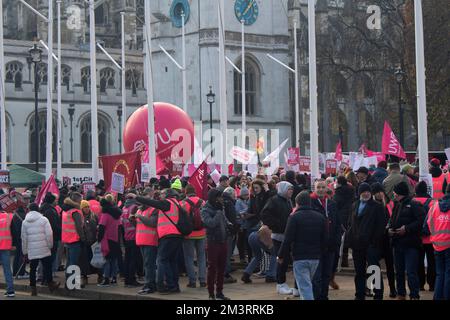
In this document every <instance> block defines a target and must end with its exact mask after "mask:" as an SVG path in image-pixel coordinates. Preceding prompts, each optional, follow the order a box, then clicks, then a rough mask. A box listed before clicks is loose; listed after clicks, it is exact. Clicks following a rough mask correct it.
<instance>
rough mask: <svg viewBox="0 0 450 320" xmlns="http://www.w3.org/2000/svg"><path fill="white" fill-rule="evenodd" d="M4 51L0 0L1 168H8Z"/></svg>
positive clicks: (1, 3) (0, 4) (0, 2)
mask: <svg viewBox="0 0 450 320" xmlns="http://www.w3.org/2000/svg"><path fill="white" fill-rule="evenodd" d="M4 60H5V53H4V49H3V1H0V126H1V141H0V145H1V150H2V157H1V162H2V165H1V168H2V170H6V169H8V166H7V164H6V159H7V158H6V156H7V155H6V153H7V150H6V148H7V146H6V110H5V109H6V97H5V61H4Z"/></svg>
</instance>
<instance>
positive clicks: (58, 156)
mask: <svg viewBox="0 0 450 320" xmlns="http://www.w3.org/2000/svg"><path fill="white" fill-rule="evenodd" d="M56 7H57V17H58V61H57V63H58V70H57V77H58V79H57V82H58V83H57V89H56V90H57V94H58V102H57V106H58V123H57V138H56V141H57V148H56V150H57V154H56V174H57V178H58V180H59V181H62V156H61V153H62V141H61V0H57V1H56Z"/></svg>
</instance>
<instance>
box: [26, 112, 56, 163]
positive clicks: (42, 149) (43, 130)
mask: <svg viewBox="0 0 450 320" xmlns="http://www.w3.org/2000/svg"><path fill="white" fill-rule="evenodd" d="M52 118H53V120H52V121H53V127H52V152H53V157H52V161H56V138H57V137H56V135H57V116H56V115H55V113H53V115H52ZM38 122H39V123H38V130H36V126H35V123H34V112H33V114H32V115H31V117H30V120H29V125H30V132H29V136H28V139H29V140H28V141H29V155H30V162H35V161H36V150H35V146H36V143H35V141H36V132H37V133H38V135H39V161H41V162H42V161H45V160H46V159H45V156H46V150H47V112H46V111H39V113H38Z"/></svg>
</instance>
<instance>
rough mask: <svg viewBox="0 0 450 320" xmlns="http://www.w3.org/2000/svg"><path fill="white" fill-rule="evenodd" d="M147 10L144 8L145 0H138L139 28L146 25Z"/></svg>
mask: <svg viewBox="0 0 450 320" xmlns="http://www.w3.org/2000/svg"><path fill="white" fill-rule="evenodd" d="M144 11H145V8H144V0H136V18H137V19H136V22H137V26H138V27H142V26H143V23H144V20H145V18H144V15H145V12H144Z"/></svg>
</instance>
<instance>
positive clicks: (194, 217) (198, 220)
mask: <svg viewBox="0 0 450 320" xmlns="http://www.w3.org/2000/svg"><path fill="white" fill-rule="evenodd" d="M184 201H186V202H187V203H189V206H190V208H191V210H190V212H189V217H190V219H191V221H192V224H193V227H194V231H199V230H202V229H203V227H204V225H203V221H202V216H201V214H200V211H201V207H202V204H203V200H202V199H200V200H199V201H198V202H197V204H194V202H192V200H191V199H189V198H186V199H185V200H184Z"/></svg>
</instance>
